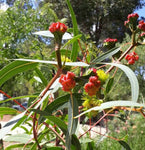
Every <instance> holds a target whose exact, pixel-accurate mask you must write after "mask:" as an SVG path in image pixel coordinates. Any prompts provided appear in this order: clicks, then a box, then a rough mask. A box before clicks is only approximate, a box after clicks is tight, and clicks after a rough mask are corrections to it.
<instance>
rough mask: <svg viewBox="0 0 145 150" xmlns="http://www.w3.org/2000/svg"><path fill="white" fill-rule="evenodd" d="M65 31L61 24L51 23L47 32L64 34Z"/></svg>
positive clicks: (63, 25) (65, 27)
mask: <svg viewBox="0 0 145 150" xmlns="http://www.w3.org/2000/svg"><path fill="white" fill-rule="evenodd" d="M66 30H67V26H66V25H65V24H63V23H61V22H56V23H52V24H51V25H50V27H49V31H50V32H51V33H54V32H60V33H65V32H66Z"/></svg>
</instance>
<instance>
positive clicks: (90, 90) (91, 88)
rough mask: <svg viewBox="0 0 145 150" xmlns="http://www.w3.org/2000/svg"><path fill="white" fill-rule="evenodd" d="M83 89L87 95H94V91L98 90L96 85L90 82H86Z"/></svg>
mask: <svg viewBox="0 0 145 150" xmlns="http://www.w3.org/2000/svg"><path fill="white" fill-rule="evenodd" d="M84 89H85V91H86V92H87V93H88V95H89V96H93V95H96V92H97V91H98V88H96V86H95V85H94V84H93V83H92V82H88V83H86V84H85V86H84Z"/></svg>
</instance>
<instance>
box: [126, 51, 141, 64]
mask: <svg viewBox="0 0 145 150" xmlns="http://www.w3.org/2000/svg"><path fill="white" fill-rule="evenodd" d="M125 59H126V60H128V63H129V64H130V65H133V64H134V63H135V61H137V60H138V59H139V56H138V55H137V54H136V53H135V52H132V53H130V54H127V55H126V56H125Z"/></svg>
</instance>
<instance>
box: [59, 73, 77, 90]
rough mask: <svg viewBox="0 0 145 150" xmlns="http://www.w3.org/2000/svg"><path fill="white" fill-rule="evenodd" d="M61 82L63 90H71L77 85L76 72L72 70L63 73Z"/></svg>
mask: <svg viewBox="0 0 145 150" xmlns="http://www.w3.org/2000/svg"><path fill="white" fill-rule="evenodd" d="M59 82H60V83H61V85H62V90H63V91H66V92H70V91H71V90H72V89H73V88H74V87H75V85H76V82H75V74H74V73H72V72H67V74H66V75H64V74H62V75H61V76H60V79H59Z"/></svg>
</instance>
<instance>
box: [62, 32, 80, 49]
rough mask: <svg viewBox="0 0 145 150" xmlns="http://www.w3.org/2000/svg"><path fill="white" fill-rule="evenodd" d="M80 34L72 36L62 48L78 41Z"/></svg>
mask: <svg viewBox="0 0 145 150" xmlns="http://www.w3.org/2000/svg"><path fill="white" fill-rule="evenodd" d="M81 36H82V35H81V34H79V35H76V36H74V37H73V38H72V39H70V40H69V41H68V42H66V43H65V44H64V45H63V47H62V48H64V47H66V46H67V45H69V44H73V43H74V42H76V41H77V40H78V39H80V38H81Z"/></svg>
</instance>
